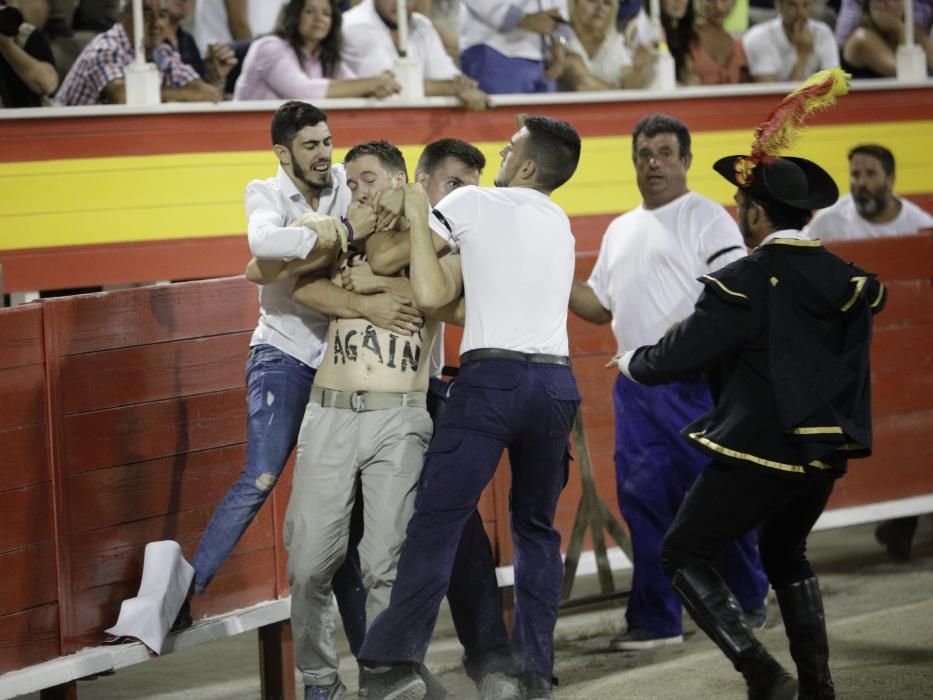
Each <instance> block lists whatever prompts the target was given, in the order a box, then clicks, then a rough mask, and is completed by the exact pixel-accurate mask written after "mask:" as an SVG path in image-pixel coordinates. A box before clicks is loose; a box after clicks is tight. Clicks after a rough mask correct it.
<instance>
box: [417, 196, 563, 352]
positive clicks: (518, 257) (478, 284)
mask: <svg viewBox="0 0 933 700" xmlns="http://www.w3.org/2000/svg"><path fill="white" fill-rule="evenodd" d="M435 209H436V210H437V211H439V212H440V214H441V216H442V217H443V220H442V219H441V218H439V217H438V216H437V215H432V216H431V218H430V222H431V228H432V229H433V230H434V231H435V232H437V234H438V235H440V236H442V237H443V238H445V239H446V240H447V241H448V242H449V243H450V245H451V248H452V249H457V250H459V251H460V257H461V261H462V268H463V286H464V293H465V295H466V323H465V325H464V330H463V342H462V343H461V345H460V352H461V354H462V353H465V352H467V351H469V350H475V349H477V348H500V349H504V350H517V351H519V352H528V353H547V354H550V355H567V354H568V342H567V304H568V302H569V301H570V286H571V284H572V282H573V269H574V262H575V255H574V246H575V241H574V238H573V233H572V232H571V230H570V219H568V218H567V215H566V214H565V213H564V210H563V209H561V208H560V207H559V206H557V205H556V204H555V203H554V202H553V201H551V199H550V197H548V196H547V195H545V194H542V193H541V192H538V191H537V190H533V189H530V188H527V187H499V188H480V187H474V186H468V187H460V188H459V189H456V190H454V191H453V192H451V193H450V194H449V195H447V196H446V197H444V199H443V200H441V201H440V202H439V203H438V205H437V207H435ZM445 221H446V223H447V224H448V225H449V226H450V228H449V229H448V228H447V226H445V223H444V222H445Z"/></svg>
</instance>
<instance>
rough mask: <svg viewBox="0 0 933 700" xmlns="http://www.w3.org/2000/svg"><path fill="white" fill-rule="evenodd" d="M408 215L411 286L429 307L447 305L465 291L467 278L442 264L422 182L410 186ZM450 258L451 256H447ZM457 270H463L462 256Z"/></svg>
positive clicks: (423, 305) (421, 304)
mask: <svg viewBox="0 0 933 700" xmlns="http://www.w3.org/2000/svg"><path fill="white" fill-rule="evenodd" d="M405 187H406V189H407V190H408V191H407V192H406V193H405V217H406V218H407V219H408V223H409V224H410V225H411V234H410V235H411V288H412V292H413V293H414V296H415V303H416V304H417V305H418V306H419V308H422V309H426V310H434V309H439V308H440V307H442V306H446V305H447V304H449V303H450V302H452V301H453V300H454V299H456V298H457V297H459V296H460V295H461V294H462V293H463V280H462V279H458V278H457V276H456V275H454V274H452V269H451V266H450V264H444V265H442V264H441V261H440V260H438V258H437V252H436V251H435V250H434V239H433V237H434V232H433V231H431V227H430V226H428V197H427V194H425V191H424V188H422V187H421V185H419V184H418V183H414V184H411V185H406V186H405ZM447 257H450V256H447ZM453 257H457V258H458V259H457V269H459V257H458V256H453Z"/></svg>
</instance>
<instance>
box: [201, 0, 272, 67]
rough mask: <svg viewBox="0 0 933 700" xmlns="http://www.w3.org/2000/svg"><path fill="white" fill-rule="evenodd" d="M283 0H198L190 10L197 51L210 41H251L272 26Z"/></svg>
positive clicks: (210, 42) (269, 31)
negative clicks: (191, 11)
mask: <svg viewBox="0 0 933 700" xmlns="http://www.w3.org/2000/svg"><path fill="white" fill-rule="evenodd" d="M286 1H287V0H235V1H233V2H231V1H230V0H198V3H197V6H196V8H195V11H194V31H193V34H194V38H195V41H197V42H198V48H199V49H200V50H201V55H202V56H206V55H207V52H208V48H209V46H210V45H211V44H217V43H219V44H229V43H231V42H233V41H247V42H248V41H251V40H252V39H254V38H256V37H259V36H262V35H264V34H270V33H271V32H272V31H273V30H274V29H275V23H276V21H277V20H278V18H279V11H280V10H281V9H282V7H283V6H284V5H285V3H286Z"/></svg>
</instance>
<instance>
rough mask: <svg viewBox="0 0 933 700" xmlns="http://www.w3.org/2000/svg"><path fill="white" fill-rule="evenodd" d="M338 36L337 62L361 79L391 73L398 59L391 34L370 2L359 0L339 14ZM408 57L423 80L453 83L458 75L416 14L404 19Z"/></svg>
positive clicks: (434, 33)
mask: <svg viewBox="0 0 933 700" xmlns="http://www.w3.org/2000/svg"><path fill="white" fill-rule="evenodd" d="M341 36H342V39H343V46H342V47H341V50H340V55H341V59H342V60H343V62H344V63H346V64H347V66H348V67H349V68H350V70H352V71H353V72H354V73H356V74H357V75H358V76H359V77H361V78H369V77H372V76H374V75H378V74H379V73H381V72H382V71H386V70H392V65H393V64H394V63H395V61H396V60H397V59H398V57H399V55H398V50H397V49H396V48H395V43H394V42H393V41H392V32H391V31H390V30H389V28H388V27H387V26H386V24H385V22H383V21H382V18H381V17H380V16H379V14H378V13H377V12H376V8H375V6H374V5H373V0H363V2H361V3H360V4H359V5H357V6H356V7H354V8H353V9H352V10H347V11H346V12H344V13H343V29H342V31H341ZM408 57H409V58H411V59H412V60H415V61H417V62H418V63H420V64H421V66H422V69H423V70H424V79H425V80H453V79H454V78H456V77H457V76H458V75H460V70H459V69H458V68H457V65H456V64H455V63H454V62H453V60H452V59H451V58H450V56H449V55H448V54H447V51H445V50H444V44H443V42H442V41H441V37H440V35H439V34H438V33H437V30H436V29H435V28H434V25H433V24H431V20H430V19H428V18H427V17H425V16H424V15H422V14H419V13H417V12H413V13H412V14H411V16H410V17H409V19H408Z"/></svg>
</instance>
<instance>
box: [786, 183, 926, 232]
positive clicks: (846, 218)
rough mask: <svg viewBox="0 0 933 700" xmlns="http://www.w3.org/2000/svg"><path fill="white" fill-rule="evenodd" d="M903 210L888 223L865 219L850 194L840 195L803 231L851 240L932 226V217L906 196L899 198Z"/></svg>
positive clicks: (817, 214)
mask: <svg viewBox="0 0 933 700" xmlns="http://www.w3.org/2000/svg"><path fill="white" fill-rule="evenodd" d="M897 200H898V201H899V202H900V203H901V213H900V214H898V215H897V217H896V218H894V219H893V220H892V221H889V222H887V223H886V224H875V223H872V222H871V221H868V220H867V219H863V218H862V215H861V214H859V213H858V209H856V208H855V200H854V199H852V195H851V194H847V195H845V196H844V197H840V198H839V201H838V202H836V203H835V204H833V205H832V206H831V207H828V208H826V209H822V210H820V211H818V212H817V213H816V214H815V215H814V217H813V220H812V221H810V224H809V225H808V226H807V227H806V228H805V229H804V231H805V232H806V233H807V234H808V235H809V236H810V237H811V238H819V239H820V240H823V241H850V240H853V239H856V238H881V237H883V236H908V235H910V234H912V233H917V231H919V230H920V229H924V228H933V216H930V215H929V214H927V213H926V212H925V211H923V209H921V208H920V207H918V206H917V205H916V204H914V203H913V202H909V201H907V200H906V199H904V198H903V197H898V198H897Z"/></svg>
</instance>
